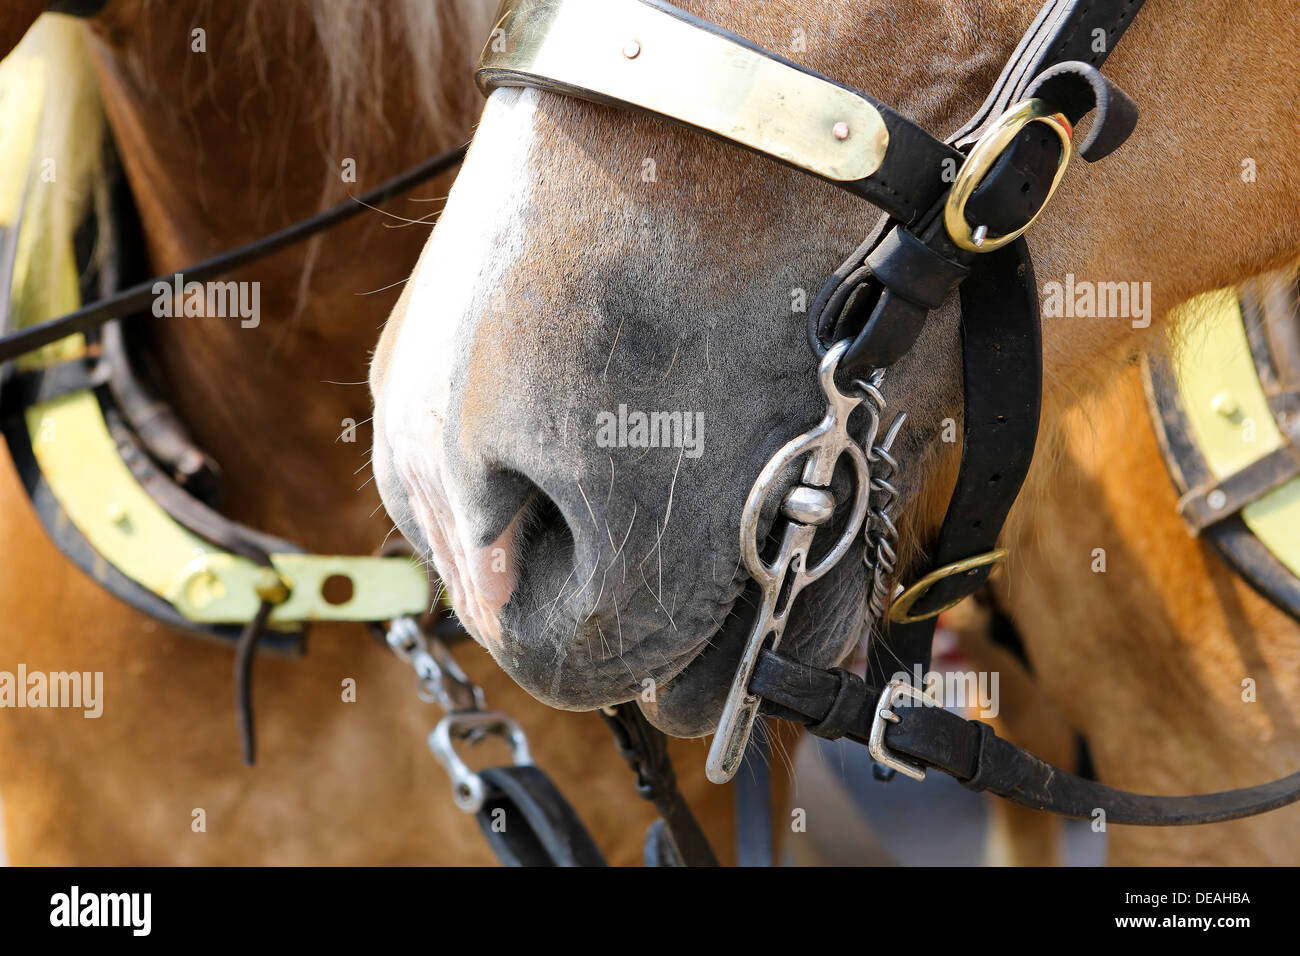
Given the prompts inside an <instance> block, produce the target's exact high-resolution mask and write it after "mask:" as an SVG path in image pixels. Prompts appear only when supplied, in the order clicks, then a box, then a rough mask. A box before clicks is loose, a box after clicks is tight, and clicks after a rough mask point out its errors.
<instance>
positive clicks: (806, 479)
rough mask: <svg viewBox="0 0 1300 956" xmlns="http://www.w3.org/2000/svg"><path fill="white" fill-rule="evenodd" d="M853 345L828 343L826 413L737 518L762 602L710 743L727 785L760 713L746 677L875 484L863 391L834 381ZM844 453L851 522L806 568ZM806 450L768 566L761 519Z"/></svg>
mask: <svg viewBox="0 0 1300 956" xmlns="http://www.w3.org/2000/svg"><path fill="white" fill-rule="evenodd" d="M848 347H849V342H848V341H847V340H846V341H844V342H840V343H838V344H837V345H835V346H834V347H833V348H831V349H830V350H829V351H828V352H827V353H826V356H825V357H824V358H823V359H822V362H821V367H820V369H819V370H818V377H819V379H820V381H821V387H822V392H823V393H824V394H825V396H826V403H827V408H826V415H825V417H824V418H823V419H822V420H821V422H819V423H818V424H817V425H816V426H815V427H813V428H812V429H810V430H809V431H807V432H805V433H804V434H803V435H800V436H799V437H798V438H795V439H794V440H792V441H790V442H788V443H787V444H786V445H785V447H784V448H782V449H781V450H780V451H779V452H777V453H776V455H775V456H773V458H772V460H771V461H769V462H768V463H767V464H766V465H765V466H764V468H763V470H762V471H761V472H759V475H758V479H757V480H756V481H755V482H754V486H753V488H752V489H750V492H749V497H748V498H747V499H746V501H745V510H744V511H743V513H742V514H741V519H740V553H741V557H742V558H743V559H744V562H745V567H746V568H747V569H748V570H749V573H750V574H751V575H753V577H754V580H756V581H757V582H758V583H759V586H760V587H761V588H762V589H763V603H762V606H761V607H760V608H759V610H758V613H757V615H756V617H755V620H754V626H753V628H752V629H751V630H750V632H749V641H748V643H747V644H746V646H745V651H744V654H743V655H742V656H741V659H740V666H739V667H738V668H737V669H736V675H735V677H734V678H733V679H732V682H731V690H730V691H729V692H728V694H727V700H726V703H725V704H724V705H723V710H722V717H721V719H720V720H719V721H718V729H717V731H716V732H715V733H714V736H713V743H712V744H711V745H710V747H709V757H708V761H707V763H706V765H705V770H706V773H707V775H708V778H709V779H710V780H711V781H713V782H714V783H726V782H727V781H728V780H730V779H731V778H732V777H733V776H734V775H735V773H736V771H737V770H738V769H739V767H740V763H741V760H742V759H743V758H744V755H745V745H746V743H747V742H748V741H749V735H750V733H751V731H752V729H753V726H754V720H755V718H756V717H757V716H758V708H759V705H760V704H761V703H762V700H761V699H760V698H759V697H757V696H756V695H754V694H751V693H750V692H749V681H750V678H751V677H752V676H753V674H754V667H755V665H756V664H757V663H758V655H759V652H760V651H761V650H762V649H763V647H764V646H765V645H770V646H771V647H772V648H773V649H776V647H778V646H779V645H780V643H781V635H782V634H783V633H784V631H785V625H786V621H787V620H788V617H789V612H790V607H791V605H792V604H793V603H794V600H795V598H796V597H798V595H799V592H800V591H802V590H803V589H804V588H805V587H807V586H808V585H809V584H812V583H813V582H814V581H816V580H817V579H818V578H820V577H822V576H823V575H824V574H826V573H827V572H828V571H830V570H831V568H833V567H834V566H835V565H836V564H837V563H839V561H840V559H841V558H843V557H844V555H845V554H847V553H848V551H849V549H850V548H851V547H852V546H853V543H854V541H855V539H856V538H857V536H858V532H859V531H860V530H861V528H862V523H863V520H864V518H865V517H866V513H867V498H868V493H869V488H870V484H871V480H870V479H871V476H870V473H869V471H868V466H867V457H866V454H865V453H864V452H863V451H862V449H861V447H859V445H858V444H857V442H855V441H854V440H853V439H852V438H851V437H850V436H849V433H848V420H849V415H850V414H851V413H852V412H853V409H855V408H857V407H858V405H859V404H860V403H861V402H862V398H863V397H862V396H860V395H852V394H846V393H844V392H841V391H840V389H839V386H838V385H836V384H835V372H836V369H837V368H838V367H839V362H840V358H841V357H842V356H843V355H844V353H845V351H847V349H848ZM845 454H847V455H848V457H849V461H850V462H851V463H852V465H853V469H854V472H855V477H856V481H857V487H856V489H855V491H854V498H853V508H852V510H851V511H850V513H849V520H848V524H847V525H846V527H845V528H844V531H843V532H842V534H841V536H840V538H839V540H838V541H836V543H835V546H834V547H833V548H831V550H830V551H829V552H828V553H827V554H826V556H825V557H823V558H822V559H821V561H820V562H818V563H817V564H816V565H815V566H814V567H811V568H809V567H808V566H807V562H808V551H809V548H810V547H811V545H812V541H813V537H814V536H815V535H816V534H817V529H818V528H819V527H821V526H822V525H823V524H825V523H826V522H827V521H829V520H830V518H831V516H832V513H833V512H834V509H835V501H834V498H833V497H832V496H831V493H830V484H831V478H832V476H833V475H834V474H835V465H836V464H837V463H838V461H839V459H840V456H841V455H845ZM805 455H806V456H807V459H808V460H807V462H806V463H805V464H804V468H803V473H802V476H801V484H799V485H796V486H795V487H794V488H792V489H790V491H788V492H787V493H786V496H785V498H784V499H783V501H782V507H781V515H782V516H784V518H785V520H786V525H785V529H784V531H783V532H782V536H781V548H780V551H779V552H778V553H777V556H776V557H775V558H774V559H773V561H772V563H771V564H768V563H766V562H764V561H763V559H762V557H761V556H760V554H759V552H760V549H761V547H762V543H761V542H760V541H759V540H758V527H759V517H760V514H761V512H762V510H763V505H764V503H765V502H766V500H767V496H768V493H769V491H770V490H771V489H772V488H773V486H774V485H775V484H776V482H777V481H778V480H779V479H780V477H781V475H782V473H783V472H784V471H785V469H786V468H787V467H789V466H790V465H791V464H793V463H794V462H795V461H797V460H798V459H799V458H801V457H803V456H805Z"/></svg>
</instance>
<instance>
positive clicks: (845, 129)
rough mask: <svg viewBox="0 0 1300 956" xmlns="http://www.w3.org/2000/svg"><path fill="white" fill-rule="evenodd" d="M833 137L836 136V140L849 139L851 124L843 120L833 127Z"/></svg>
mask: <svg viewBox="0 0 1300 956" xmlns="http://www.w3.org/2000/svg"><path fill="white" fill-rule="evenodd" d="M831 135H832V136H834V137H835V138H836V139H848V138H849V124H848V123H846V122H844V121H843V120H840V121H839V122H838V123H836V124H835V125H834V126H832V127H831Z"/></svg>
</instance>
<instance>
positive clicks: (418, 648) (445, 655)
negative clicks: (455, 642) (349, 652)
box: [384, 617, 486, 713]
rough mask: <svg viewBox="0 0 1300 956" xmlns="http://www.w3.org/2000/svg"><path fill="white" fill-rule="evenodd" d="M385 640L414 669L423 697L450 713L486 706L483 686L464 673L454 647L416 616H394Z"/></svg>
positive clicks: (428, 702)
mask: <svg viewBox="0 0 1300 956" xmlns="http://www.w3.org/2000/svg"><path fill="white" fill-rule="evenodd" d="M384 640H385V641H387V643H388V646H389V647H391V648H392V649H393V652H394V653H395V654H397V656H398V657H400V658H401V659H402V660H404V661H406V662H407V663H408V664H410V665H411V667H412V668H413V669H414V670H415V674H416V677H417V678H418V679H419V686H420V690H419V694H420V699H421V700H422V701H424V702H425V703H426V704H437V705H438V706H439V707H441V708H442V709H443V710H445V711H447V712H448V713H451V712H453V711H458V710H483V709H484V707H485V706H486V704H485V703H484V700H483V689H482V688H481V687H479V686H478V685H476V684H475V683H474V682H473V681H471V680H470V679H469V678H468V677H466V676H465V672H464V671H463V670H461V669H460V665H459V664H457V663H456V659H455V658H454V657H452V655H451V650H450V649H449V648H448V647H447V645H446V644H444V643H443V642H442V641H441V640H440V639H439V638H438V637H437V636H436V635H434V634H428V633H425V631H424V630H423V629H422V628H421V627H420V622H419V621H417V620H416V619H415V618H413V617H399V618H394V619H393V621H392V622H391V623H390V624H389V625H388V630H387V631H386V632H385V634H384Z"/></svg>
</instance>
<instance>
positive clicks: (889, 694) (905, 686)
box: [867, 678, 939, 780]
mask: <svg viewBox="0 0 1300 956" xmlns="http://www.w3.org/2000/svg"><path fill="white" fill-rule="evenodd" d="M902 697H911V698H912V699H913V700H916V701H919V702H920V703H921V705H922V706H930V707H937V706H939V702H938V701H936V700H935V699H934V698H933V697H927V696H926V695H925V694H924V693H922V692H921V691H919V690H917V689H916V688H915V687H913V686H912V685H911V684H909V683H908V682H907V681H905V680H902V679H899V678H895V679H894V680H891V681H890V682H889V683H888V684H886V685H885V689H884V691H883V692H882V693H881V695H880V700H879V701H878V702H877V703H876V716H875V718H874V719H873V720H872V722H871V736H870V737H869V738H868V742H867V749H868V750H869V751H871V758H872V759H873V760H875V761H876V763H878V764H881V765H882V766H885V767H889V768H890V769H891V770H897V771H898V772H899V773H901V774H903V775H904V776H907V777H911V778H912V779H913V780H924V779H925V766H924V765H923V764H921V763H918V762H917V761H915V760H910V759H908V758H907V757H901V756H898V755H897V754H895V753H894V751H892V750H890V749H889V748H888V747H887V746H886V745H885V723H886V722H888V723H891V724H896V723H898V722H899V721H900V720H901V719H902V718H901V717H899V716H898V715H897V714H896V713H894V711H893V707H894V704H895V703H897V702H898V700H899V699H900V698H902Z"/></svg>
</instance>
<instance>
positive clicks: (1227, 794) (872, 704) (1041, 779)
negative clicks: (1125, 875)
mask: <svg viewBox="0 0 1300 956" xmlns="http://www.w3.org/2000/svg"><path fill="white" fill-rule="evenodd" d="M846 675H847V676H846ZM749 689H750V692H751V693H754V694H758V695H759V696H761V697H762V698H763V699H764V706H765V708H766V709H767V710H768V711H769V712H770V713H773V714H775V715H776V716H780V717H784V718H786V719H788V720H794V721H797V722H799V723H802V724H817V723H819V722H823V723H824V721H825V719H826V716H827V715H828V714H830V713H831V712H833V711H835V710H840V711H852V712H854V714H855V716H854V717H853V718H852V719H851V720H850V721H848V722H847V723H846V725H845V727H844V731H843V733H842V734H841V735H840V736H843V737H847V738H849V739H850V740H855V741H857V742H858V743H861V744H867V743H868V741H869V739H870V736H871V729H872V724H873V723H874V721H875V717H876V714H875V709H876V707H877V706H878V701H879V698H880V690H879V689H878V688H877V687H873V686H869V685H868V684H867V683H866V682H865V681H863V680H862V678H860V677H858V676H857V675H855V674H849V673H848V672H847V671H843V670H840V669H838V668H837V669H834V670H829V671H827V670H820V669H818V668H815V667H809V666H808V665H806V664H800V663H798V662H797V661H793V660H791V659H789V658H787V657H782V656H781V655H780V654H778V653H774V652H772V651H766V650H765V651H763V652H762V654H761V656H760V658H759V661H758V665H757V667H756V668H755V670H754V676H753V679H752V680H751V681H750V685H749ZM894 713H895V714H896V715H897V717H898V721H897V723H888V722H886V723H885V733H884V742H885V745H886V746H887V747H888V748H889V749H890V750H892V751H895V752H897V753H898V754H901V755H904V756H906V757H909V758H911V759H912V760H914V761H917V762H919V763H921V764H922V765H924V766H925V767H928V768H932V769H935V770H940V771H942V772H943V773H946V774H948V775H949V776H952V777H955V778H956V779H957V780H959V781H960V782H961V783H962V784H963V785H964V786H966V787H968V788H970V789H972V790H987V791H988V792H989V793H993V794H996V795H997V796H999V797H1003V798H1005V799H1007V800H1010V801H1011V802H1012V803H1017V804H1020V805H1021V806H1024V807H1030V808H1031V809H1034V810H1045V811H1047V812H1049V813H1056V814H1060V815H1062V816H1067V817H1076V818H1079V819H1084V820H1087V819H1095V818H1098V814H1099V811H1100V813H1102V814H1104V819H1105V822H1106V823H1108V824H1109V823H1114V824H1127V825H1135V826H1190V825H1194V824H1202V823H1221V822H1223V821H1225V820H1236V819H1239V818H1241V817H1248V816H1253V815H1255V814H1258V813H1265V812H1267V811H1269V810H1275V809H1277V808H1278V807H1283V806H1286V805H1288V804H1291V803H1295V802H1296V801H1297V800H1300V773H1294V774H1291V775H1289V776H1287V777H1283V778H1281V779H1279V780H1273V781H1270V782H1268V783H1264V784H1260V785H1258V786H1254V787H1244V788H1241V789H1239V790H1225V791H1220V792H1218V793H1207V794H1197V795H1194V796H1178V797H1165V796H1156V795H1152V794H1142V793H1132V792H1130V791H1128V790H1119V789H1116V788H1114V787H1108V786H1105V785H1104V784H1100V783H1096V782H1095V781H1092V780H1087V779H1085V778H1083V777H1080V776H1078V775H1076V774H1072V773H1069V772H1067V771H1065V770H1062V769H1060V768H1059V767H1055V766H1053V765H1051V764H1049V763H1048V762H1047V761H1045V760H1042V759H1041V758H1039V757H1036V756H1034V755H1033V754H1031V753H1029V752H1028V751H1026V750H1024V749H1023V748H1021V747H1019V746H1017V745H1015V744H1013V743H1011V742H1010V741H1008V740H1004V739H1003V738H1001V737H999V736H998V735H997V734H995V733H994V732H993V728H992V727H990V726H989V725H988V724H984V723H981V722H979V721H976V720H967V719H965V718H963V717H960V716H958V715H957V714H955V713H953V712H951V711H949V710H945V709H944V708H942V707H937V706H935V707H930V706H924V707H895V708H894Z"/></svg>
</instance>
